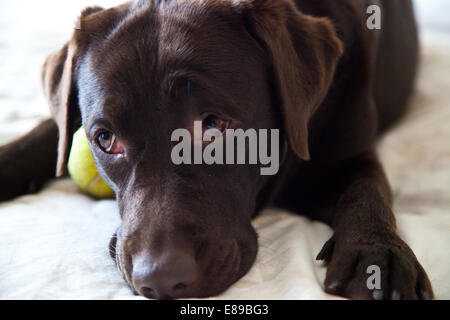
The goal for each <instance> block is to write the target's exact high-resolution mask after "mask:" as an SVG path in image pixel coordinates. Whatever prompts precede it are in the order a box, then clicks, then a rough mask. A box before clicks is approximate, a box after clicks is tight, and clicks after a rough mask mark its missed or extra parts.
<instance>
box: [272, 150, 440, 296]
mask: <svg viewBox="0 0 450 320" xmlns="http://www.w3.org/2000/svg"><path fill="white" fill-rule="evenodd" d="M313 162H314V161H312V162H311V163H306V164H304V166H305V167H304V168H303V169H302V170H301V171H300V172H298V174H296V175H294V176H292V177H291V178H290V180H289V181H287V184H286V186H285V190H283V191H282V192H280V194H281V196H280V197H279V198H278V199H277V201H276V205H278V206H280V207H283V208H286V209H290V210H293V211H295V212H299V213H301V214H306V215H308V216H310V217H311V218H313V219H317V220H321V221H323V222H325V223H327V224H329V225H330V226H331V227H332V228H333V229H334V235H333V237H332V238H331V239H330V240H329V241H328V242H327V243H326V244H325V245H324V247H323V248H322V250H321V252H320V253H319V254H318V256H317V259H318V260H325V262H326V263H327V265H328V270H327V275H326V279H325V290H326V291H327V292H329V293H332V294H336V295H341V296H345V297H348V298H354V299H430V298H433V291H432V289H431V284H430V281H429V280H428V277H427V275H426V273H425V271H424V270H423V268H422V266H421V265H420V264H419V262H418V261H417V259H416V257H415V256H414V253H413V252H412V251H411V249H410V248H409V247H408V245H407V244H406V243H405V242H403V241H402V240H401V239H400V237H399V236H398V235H397V232H396V223H395V218H394V214H393V212H392V199H391V192H390V186H389V183H388V181H387V178H386V176H385V174H384V171H383V168H382V166H381V164H380V163H379V161H378V158H377V156H376V154H375V152H367V153H365V154H362V155H360V156H357V157H354V158H352V159H350V160H347V161H343V162H340V163H339V164H328V165H323V164H317V163H313ZM299 181H301V183H299ZM370 266H375V267H370ZM369 267H370V268H369ZM372 268H376V269H377V268H379V271H380V272H379V273H378V272H377V271H378V269H377V270H376V271H375V272H376V274H374V273H373V272H374V271H373V269H372ZM368 272H369V273H368ZM371 275H374V276H375V278H370V279H369V277H370V276H371ZM377 277H378V279H379V280H380V282H379V285H380V286H378V283H377V281H375V280H378V279H377ZM368 279H369V282H370V285H369V286H368V282H367V281H368ZM372 280H373V281H375V282H374V283H372ZM372 284H375V285H376V286H375V287H373V286H372Z"/></svg>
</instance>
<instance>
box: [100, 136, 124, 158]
mask: <svg viewBox="0 0 450 320" xmlns="http://www.w3.org/2000/svg"><path fill="white" fill-rule="evenodd" d="M96 141H97V145H98V146H99V148H100V149H101V150H102V151H103V152H105V153H109V154H118V153H123V150H124V149H123V146H122V144H121V143H120V142H119V141H118V139H117V138H116V135H115V134H114V133H112V132H109V131H101V132H100V133H99V134H98V135H97V139H96Z"/></svg>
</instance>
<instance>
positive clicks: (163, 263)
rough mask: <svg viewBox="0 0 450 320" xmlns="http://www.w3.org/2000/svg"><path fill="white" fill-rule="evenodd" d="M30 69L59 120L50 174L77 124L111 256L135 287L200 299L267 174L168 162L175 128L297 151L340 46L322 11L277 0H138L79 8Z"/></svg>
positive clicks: (223, 265) (247, 236) (238, 245)
mask: <svg viewBox="0 0 450 320" xmlns="http://www.w3.org/2000/svg"><path fill="white" fill-rule="evenodd" d="M79 27H80V28H79V29H78V30H75V32H74V35H73V38H72V39H71V40H70V41H69V42H68V43H67V44H66V45H65V46H64V47H63V48H62V49H61V50H60V51H59V52H57V53H55V54H53V55H51V56H50V57H49V58H48V59H47V61H46V63H45V65H44V68H43V83H44V89H45V92H46V95H47V97H48V101H49V104H50V107H51V112H52V115H53V117H54V119H55V121H56V123H57V125H58V127H59V132H60V137H59V149H58V174H63V173H64V170H65V165H66V161H67V158H68V153H69V150H70V146H71V140H72V134H73V132H74V131H75V130H76V129H77V128H78V127H79V126H80V124H81V123H82V125H83V126H84V128H85V130H86V134H87V137H88V139H89V142H90V146H91V150H92V153H93V156H94V159H95V162H96V164H97V167H98V169H99V171H100V173H101V175H102V176H103V177H104V178H105V179H106V180H107V181H108V182H109V183H110V185H111V186H112V187H113V188H114V190H115V191H116V195H117V200H118V203H119V208H120V215H121V218H122V224H121V226H120V228H119V230H118V231H117V235H116V236H115V237H114V238H113V240H112V242H111V248H112V249H113V251H114V257H115V260H116V263H117V265H118V267H119V269H120V271H121V272H122V274H123V277H124V278H125V280H126V281H127V282H128V284H129V285H130V286H131V287H132V288H133V289H134V291H135V292H137V293H139V294H142V295H144V296H147V297H155V298H174V297H204V296H210V295H215V294H218V293H220V292H221V291H223V290H225V289H226V288H227V287H228V286H230V285H231V284H232V283H234V282H235V281H237V280H238V279H239V278H240V277H242V276H243V275H244V274H245V273H246V272H247V271H248V270H249V268H250V267H251V265H252V263H253V262H254V260H255V257H256V252H257V235H256V233H255V231H254V229H253V228H252V226H251V218H252V216H253V215H254V213H255V210H256V209H257V207H258V201H259V200H258V196H259V195H260V193H261V190H263V188H264V187H265V186H266V184H267V183H268V182H269V179H270V178H269V177H266V176H261V175H260V170H259V166H257V165H219V164H215V165H206V164H203V165H175V164H174V163H173V162H172V161H171V152H172V148H173V146H174V142H172V141H171V134H172V132H174V130H175V129H179V128H186V129H187V130H189V131H190V132H192V131H193V123H194V121H195V120H199V121H203V127H204V129H205V128H206V129H209V128H215V129H218V130H219V131H223V130H224V129H226V128H242V129H244V130H245V129H249V128H253V129H271V128H280V129H281V132H282V137H285V139H286V141H287V144H288V145H289V149H290V150H291V151H292V152H293V154H296V155H297V156H298V157H299V158H302V159H305V160H306V159H308V158H309V151H308V144H307V141H308V130H307V124H308V119H309V118H310V116H311V114H312V113H313V111H314V110H315V108H317V106H318V105H319V104H320V102H321V101H322V100H323V98H324V96H325V95H326V92H327V90H328V87H329V85H330V83H331V81H332V77H333V73H334V69H335V66H336V63H337V61H338V59H339V56H340V54H341V51H342V48H341V43H340V42H339V40H338V39H337V37H336V34H335V32H334V30H333V27H332V26H331V23H330V22H329V21H328V20H326V19H320V18H313V17H310V16H306V15H303V14H301V13H299V12H297V11H296V9H295V8H294V7H293V5H292V4H290V3H289V2H288V1H280V0H279V1H275V0H273V1H271V0H242V1H239V0H237V1H231V0H229V1H228V0H222V1H218V0H206V1H200V0H199V1H176V0H173V1H138V2H132V3H127V4H124V5H122V6H119V7H115V8H112V9H107V10H104V9H102V8H98V7H94V8H88V9H86V10H85V11H84V12H83V13H82V15H81V18H80V24H79Z"/></svg>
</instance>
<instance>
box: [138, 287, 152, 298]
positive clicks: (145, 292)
mask: <svg viewBox="0 0 450 320" xmlns="http://www.w3.org/2000/svg"><path fill="white" fill-rule="evenodd" d="M141 294H142V295H143V296H144V297H146V298H150V299H152V298H154V297H155V290H153V289H152V288H150V287H142V288H141Z"/></svg>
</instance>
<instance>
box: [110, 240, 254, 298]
mask: <svg viewBox="0 0 450 320" xmlns="http://www.w3.org/2000/svg"><path fill="white" fill-rule="evenodd" d="M255 243H256V241H255ZM109 252H110V255H111V257H112V258H113V260H114V262H115V264H116V266H117V268H118V269H119V271H120V273H121V274H122V277H123V279H124V280H125V282H126V283H127V285H128V286H129V288H130V289H131V291H132V292H133V294H135V295H142V296H144V297H146V298H154V297H153V296H152V295H151V294H146V293H145V292H139V291H138V290H137V289H136V288H135V287H134V286H133V283H132V277H131V270H132V263H131V259H127V255H126V254H125V253H124V252H123V249H121V248H120V245H119V246H118V238H117V235H116V234H114V235H113V237H112V238H111V240H110V243H109ZM256 254H257V245H255V246H251V248H248V247H247V248H246V250H242V248H240V247H239V245H236V250H234V252H229V253H228V254H227V255H226V256H225V259H219V260H223V262H222V263H215V261H214V259H210V260H211V261H210V263H208V265H207V266H206V267H205V268H204V269H203V275H202V277H200V278H199V280H197V281H196V282H195V283H193V284H192V285H191V286H190V289H189V290H188V291H186V292H185V293H184V294H183V296H180V297H177V298H207V297H212V296H217V295H219V294H221V293H223V292H224V291H225V290H227V289H228V288H229V287H230V286H231V285H233V284H234V283H236V282H237V281H238V280H239V279H241V278H242V277H243V276H244V275H245V274H246V273H247V272H248V271H249V270H250V268H251V267H252V265H253V263H254V262H255V260H256ZM165 299H173V298H172V297H165Z"/></svg>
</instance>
